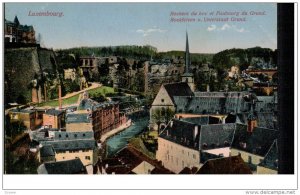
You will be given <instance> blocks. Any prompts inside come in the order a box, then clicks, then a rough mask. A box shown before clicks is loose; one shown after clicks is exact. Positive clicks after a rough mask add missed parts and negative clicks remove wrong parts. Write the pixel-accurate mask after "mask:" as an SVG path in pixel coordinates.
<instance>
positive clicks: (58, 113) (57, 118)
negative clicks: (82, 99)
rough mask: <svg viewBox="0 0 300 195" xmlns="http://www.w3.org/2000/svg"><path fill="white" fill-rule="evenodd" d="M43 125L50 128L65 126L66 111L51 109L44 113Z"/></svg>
mask: <svg viewBox="0 0 300 195" xmlns="http://www.w3.org/2000/svg"><path fill="white" fill-rule="evenodd" d="M43 125H44V126H48V127H49V128H56V129H61V128H63V127H65V111H64V110H54V109H49V110H47V111H46V112H45V113H44V114H43Z"/></svg>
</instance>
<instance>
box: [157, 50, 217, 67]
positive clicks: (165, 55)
mask: <svg viewBox="0 0 300 195" xmlns="http://www.w3.org/2000/svg"><path fill="white" fill-rule="evenodd" d="M213 56H214V54H208V53H191V54H190V59H191V64H195V65H199V64H203V63H207V62H211V61H212V58H213ZM173 57H176V58H185V51H168V52H158V53H157V54H156V55H155V59H172V58H173Z"/></svg>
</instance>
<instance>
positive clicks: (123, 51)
mask: <svg viewBox="0 0 300 195" xmlns="http://www.w3.org/2000/svg"><path fill="white" fill-rule="evenodd" d="M56 52H57V53H59V54H63V53H65V54H69V53H72V54H74V55H76V56H91V55H95V56H101V57H107V56H122V57H127V58H136V59H141V60H149V59H150V58H151V56H155V54H156V52H157V49H156V48H155V47H153V46H151V45H144V46H138V45H124V46H107V47H76V48H70V49H59V50H56Z"/></svg>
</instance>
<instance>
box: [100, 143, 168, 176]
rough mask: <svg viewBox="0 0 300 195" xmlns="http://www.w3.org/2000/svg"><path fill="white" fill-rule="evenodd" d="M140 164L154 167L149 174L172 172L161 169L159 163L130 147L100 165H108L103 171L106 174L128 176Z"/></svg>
mask: <svg viewBox="0 0 300 195" xmlns="http://www.w3.org/2000/svg"><path fill="white" fill-rule="evenodd" d="M142 162H147V163H149V164H150V165H151V166H153V167H155V168H154V169H152V170H151V174H172V172H171V171H169V170H168V169H166V168H165V167H163V166H162V165H161V163H160V162H158V161H157V160H154V159H151V158H149V157H148V156H146V155H145V154H144V153H142V152H140V151H138V150H137V149H136V148H134V147H132V146H130V145H128V146H126V147H125V148H123V149H122V150H120V151H119V152H118V153H117V154H116V155H115V156H114V158H111V159H105V160H103V163H102V164H104V165H105V164H108V167H107V168H106V170H105V171H106V173H108V174H110V173H112V172H115V173H116V174H128V173H134V172H132V170H133V169H134V168H136V167H137V166H139V165H140V164H141V163H142Z"/></svg>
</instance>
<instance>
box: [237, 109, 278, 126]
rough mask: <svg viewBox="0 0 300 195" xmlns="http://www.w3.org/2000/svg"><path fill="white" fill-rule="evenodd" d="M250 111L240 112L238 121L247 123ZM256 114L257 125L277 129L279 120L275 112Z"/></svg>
mask: <svg viewBox="0 0 300 195" xmlns="http://www.w3.org/2000/svg"><path fill="white" fill-rule="evenodd" d="M248 116H249V113H248V112H246V113H238V114H237V121H239V122H240V123H243V124H246V123H247V118H248ZM255 116H256V118H257V126H259V127H263V128H269V129H277V128H278V122H277V117H276V116H275V115H274V113H273V112H256V113H255Z"/></svg>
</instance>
